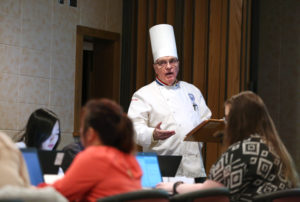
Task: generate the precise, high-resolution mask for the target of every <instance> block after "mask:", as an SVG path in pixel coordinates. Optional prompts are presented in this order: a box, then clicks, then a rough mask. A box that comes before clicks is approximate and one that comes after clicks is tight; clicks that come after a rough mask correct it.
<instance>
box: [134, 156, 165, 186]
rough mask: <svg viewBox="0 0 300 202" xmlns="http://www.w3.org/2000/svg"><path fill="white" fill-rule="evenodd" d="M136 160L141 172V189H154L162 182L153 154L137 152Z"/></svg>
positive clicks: (156, 160)
mask: <svg viewBox="0 0 300 202" xmlns="http://www.w3.org/2000/svg"><path fill="white" fill-rule="evenodd" d="M136 158H137V161H138V162H139V164H140V166H141V169H142V171H143V176H142V187H143V188H154V187H155V186H156V185H157V184H158V183H160V182H162V177H161V173H160V168H159V164H158V159H157V155H156V154H155V153H146V152H138V153H137V155H136Z"/></svg>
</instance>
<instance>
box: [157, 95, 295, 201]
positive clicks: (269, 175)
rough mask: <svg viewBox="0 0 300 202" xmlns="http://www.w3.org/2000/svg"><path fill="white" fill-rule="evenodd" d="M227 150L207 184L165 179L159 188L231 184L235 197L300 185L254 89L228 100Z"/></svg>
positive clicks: (182, 190)
mask: <svg viewBox="0 0 300 202" xmlns="http://www.w3.org/2000/svg"><path fill="white" fill-rule="evenodd" d="M225 119H226V122H227V123H226V128H225V136H224V141H223V148H224V153H223V154H222V156H221V157H220V158H219V160H218V161H217V162H216V163H215V164H214V165H213V166H212V168H211V170H210V173H209V176H208V180H206V181H205V182H204V183H203V184H200V183H199V184H183V183H161V184H158V185H157V188H162V189H166V190H167V191H172V190H174V191H175V192H178V193H185V192H190V191H195V190H199V189H205V188H213V187H223V186H225V187H227V188H228V189H229V191H230V195H231V197H230V198H231V201H252V198H253V197H254V196H255V195H258V194H262V193H267V192H274V191H278V190H283V189H289V188H293V187H297V186H298V183H299V182H298V176H297V172H296V169H295V167H294V163H293V161H292V158H291V157H290V155H289V153H288V151H287V149H286V148H285V146H284V144H283V143H282V141H281V139H280V137H279V135H278V133H277V130H276V128H275V126H274V123H273V121H272V119H271V117H270V115H269V113H268V110H267V108H266V106H265V104H264V102H263V101H262V99H261V98H260V97H259V96H258V95H256V94H254V93H253V92H250V91H245V92H242V93H239V94H238V95H235V96H233V97H232V98H230V99H229V100H227V101H226V102H225Z"/></svg>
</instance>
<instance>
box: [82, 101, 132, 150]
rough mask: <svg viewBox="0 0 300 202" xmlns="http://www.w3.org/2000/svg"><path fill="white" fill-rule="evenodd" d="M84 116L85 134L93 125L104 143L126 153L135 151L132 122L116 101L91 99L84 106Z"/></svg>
mask: <svg viewBox="0 0 300 202" xmlns="http://www.w3.org/2000/svg"><path fill="white" fill-rule="evenodd" d="M82 116H83V118H84V119H83V124H84V128H83V135H84V134H85V133H86V131H87V130H88V128H89V127H91V128H93V129H94V130H95V131H96V132H97V133H98V135H99V138H100V140H101V141H102V143H103V144H104V145H107V146H112V147H115V148H117V149H118V150H120V151H122V152H124V153H132V152H134V151H135V143H134V130H133V125H132V122H131V120H130V119H129V118H128V117H127V115H126V114H125V113H124V112H123V109H122V108H121V107H120V106H119V105H118V104H117V103H116V102H114V101H112V100H109V99H98V100H90V101H89V102H88V103H87V104H86V105H85V107H84V108H83V113H82Z"/></svg>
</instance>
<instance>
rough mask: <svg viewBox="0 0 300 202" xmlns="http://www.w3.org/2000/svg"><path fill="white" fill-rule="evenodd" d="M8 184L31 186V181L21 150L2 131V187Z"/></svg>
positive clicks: (0, 181) (0, 182) (0, 174)
mask: <svg viewBox="0 0 300 202" xmlns="http://www.w3.org/2000/svg"><path fill="white" fill-rule="evenodd" d="M6 185H12V186H20V187H29V185H30V181H29V176H28V172H27V168H26V164H25V161H24V159H23V156H22V154H21V152H20V150H19V149H18V148H17V146H16V145H15V144H14V142H13V141H12V139H11V138H10V137H8V136H7V135H6V134H5V133H2V132H0V188H1V187H3V186H6Z"/></svg>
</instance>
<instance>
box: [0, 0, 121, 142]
mask: <svg viewBox="0 0 300 202" xmlns="http://www.w3.org/2000/svg"><path fill="white" fill-rule="evenodd" d="M68 2H69V0H65V1H64V4H63V5H62V4H59V3H58V1H57V0H1V1H0V114H1V116H0V130H2V131H4V132H6V133H7V134H9V135H11V136H14V135H15V134H18V133H19V132H20V131H21V130H22V129H23V128H24V126H25V124H26V121H27V119H28V117H29V115H30V114H31V112H32V111H34V110H35V109H37V108H40V107H46V108H49V109H51V110H53V111H54V112H55V113H56V114H57V115H58V116H59V118H60V120H61V130H62V133H63V136H62V143H61V145H60V147H62V146H63V145H65V144H68V143H69V142H71V141H72V132H73V113H74V112H73V108H74V76H75V75H74V74H75V47H76V25H84V26H88V27H92V28H96V29H102V30H107V31H113V32H117V33H121V31H122V0H78V3H77V8H74V7H70V6H69V5H68Z"/></svg>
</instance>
